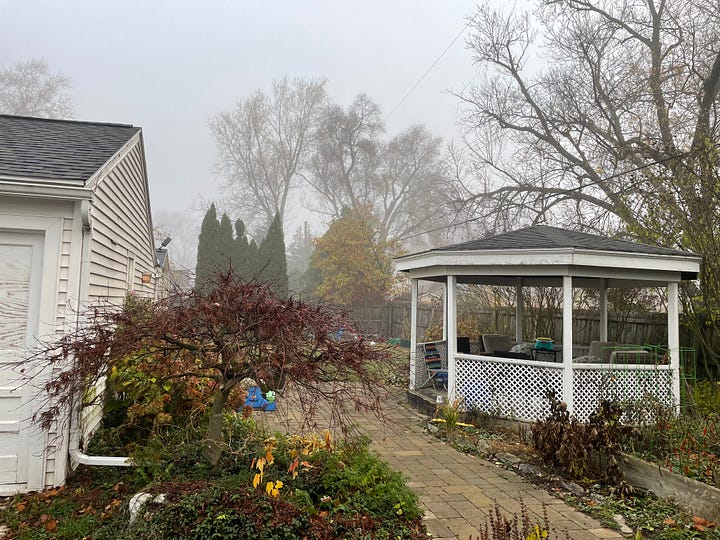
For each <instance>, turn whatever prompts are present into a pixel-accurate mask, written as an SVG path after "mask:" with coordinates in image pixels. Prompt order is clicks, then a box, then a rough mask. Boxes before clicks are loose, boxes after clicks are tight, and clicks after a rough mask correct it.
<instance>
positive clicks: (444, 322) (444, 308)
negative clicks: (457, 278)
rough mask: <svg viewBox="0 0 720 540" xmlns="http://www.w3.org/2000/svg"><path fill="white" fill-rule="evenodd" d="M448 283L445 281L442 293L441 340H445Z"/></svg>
mask: <svg viewBox="0 0 720 540" xmlns="http://www.w3.org/2000/svg"><path fill="white" fill-rule="evenodd" d="M448 294H449V293H448V285H447V283H445V294H444V295H443V333H442V339H443V341H446V340H447V331H448V325H447V321H448Z"/></svg>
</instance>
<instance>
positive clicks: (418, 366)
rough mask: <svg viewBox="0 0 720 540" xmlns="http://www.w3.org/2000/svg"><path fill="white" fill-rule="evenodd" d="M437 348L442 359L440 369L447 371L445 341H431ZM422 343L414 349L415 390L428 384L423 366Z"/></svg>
mask: <svg viewBox="0 0 720 540" xmlns="http://www.w3.org/2000/svg"><path fill="white" fill-rule="evenodd" d="M432 343H435V345H436V346H437V350H438V351H439V352H440V356H441V358H442V367H443V369H447V365H448V363H447V346H446V342H445V341H433V342H432ZM423 345H424V343H418V344H417V345H416V347H415V388H422V387H423V386H425V385H426V384H427V383H428V380H429V377H428V370H427V367H426V366H425V356H424V354H423V347H422V346H423Z"/></svg>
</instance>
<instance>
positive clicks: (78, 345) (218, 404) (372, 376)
mask: <svg viewBox="0 0 720 540" xmlns="http://www.w3.org/2000/svg"><path fill="white" fill-rule="evenodd" d="M347 325H348V320H347V318H346V316H345V314H343V313H340V312H337V311H335V310H333V309H331V308H329V307H326V306H323V305H320V304H310V303H306V302H303V301H301V300H299V299H295V298H280V297H277V296H275V295H274V294H273V293H272V291H271V290H270V289H269V288H268V287H267V286H265V285H263V284H260V283H256V282H243V281H240V280H239V279H237V278H236V277H235V276H233V275H232V274H227V275H221V276H216V277H215V282H214V286H213V287H209V288H206V290H193V291H190V292H186V293H179V294H176V295H174V296H171V297H169V298H166V299H163V300H160V301H132V302H126V304H125V306H124V307H123V308H122V309H117V308H115V309H111V308H101V307H98V308H95V309H94V311H93V313H92V316H90V317H89V320H88V321H87V323H86V324H85V325H83V326H82V327H80V328H78V329H77V330H76V331H74V332H72V333H69V334H67V335H65V336H64V337H62V338H61V339H60V340H59V341H57V342H55V343H52V344H49V345H47V346H45V347H44V348H43V350H41V351H39V352H37V353H36V354H35V355H34V358H35V359H38V358H42V359H43V360H44V361H45V362H49V364H50V365H51V366H52V367H53V368H54V370H55V372H56V374H55V376H54V377H53V379H52V380H51V381H50V382H48V383H47V384H46V385H45V390H46V392H47V397H48V399H47V400H46V402H47V403H48V404H50V405H51V406H45V407H44V408H43V410H42V411H40V412H39V413H37V415H36V419H37V420H38V421H39V422H40V424H41V425H42V426H43V427H44V428H48V427H50V426H51V425H52V423H53V422H54V421H55V420H56V419H57V418H58V416H60V413H61V411H65V410H68V409H69V408H70V407H71V406H72V403H73V400H74V399H76V398H77V396H79V395H82V392H83V391H84V390H85V389H86V388H87V387H88V385H92V384H95V383H96V382H97V381H98V380H99V379H100V378H101V377H102V376H104V375H106V374H107V373H108V372H109V370H110V369H111V368H112V367H113V366H121V365H122V361H123V359H126V358H128V357H129V356H135V357H137V356H141V357H142V358H143V361H144V362H146V363H147V362H151V363H152V368H153V369H152V371H153V376H155V377H159V378H166V379H167V380H170V379H177V378H205V379H210V380H211V381H213V384H212V388H213V390H212V397H211V402H210V403H209V407H210V420H209V424H208V429H207V439H208V445H207V453H206V457H207V459H208V460H209V461H210V462H211V463H213V464H214V463H217V461H218V459H219V457H220V454H221V452H222V436H223V435H222V434H223V430H222V421H223V416H222V414H223V410H224V409H225V407H226V403H227V400H228V396H229V395H230V393H231V392H232V390H233V388H235V387H236V386H237V385H238V383H239V382H240V381H241V380H242V379H244V378H245V377H251V378H253V379H255V380H256V381H260V380H263V381H279V380H284V381H287V388H288V392H292V395H293V399H292V403H293V406H295V407H297V409H298V411H296V412H297V413H298V416H299V417H300V418H301V419H302V420H303V422H304V423H305V425H309V424H310V423H311V422H312V420H313V417H314V414H315V413H316V412H317V406H318V404H319V403H327V404H328V407H329V409H330V411H331V421H332V422H333V424H334V425H336V426H340V427H346V426H347V425H348V424H347V416H346V413H347V412H348V411H349V409H350V408H362V409H365V410H369V411H374V412H376V413H377V412H378V411H379V405H380V397H381V392H382V388H383V386H384V384H383V380H382V377H381V376H380V375H379V371H378V370H377V369H373V367H372V364H373V363H375V362H383V361H384V360H386V359H387V351H385V350H383V349H381V348H378V347H376V346H373V345H372V344H370V343H369V342H368V341H366V340H365V339H363V338H362V337H360V338H358V339H350V340H339V339H337V338H336V333H337V330H338V329H339V328H343V327H346V326H347ZM286 397H289V396H286Z"/></svg>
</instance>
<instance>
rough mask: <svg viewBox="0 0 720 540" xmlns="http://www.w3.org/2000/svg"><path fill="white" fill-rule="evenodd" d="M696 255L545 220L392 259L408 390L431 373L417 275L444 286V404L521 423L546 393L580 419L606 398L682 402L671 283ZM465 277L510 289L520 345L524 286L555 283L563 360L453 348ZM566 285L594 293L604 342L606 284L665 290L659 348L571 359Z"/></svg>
mask: <svg viewBox="0 0 720 540" xmlns="http://www.w3.org/2000/svg"><path fill="white" fill-rule="evenodd" d="M700 262H701V257H700V256H699V255H696V254H694V253H688V252H683V251H676V250H672V249H668V248H663V247H658V246H651V245H646V244H638V243H633V242H627V241H622V240H615V239H612V238H606V237H602V236H597V235H592V234H586V233H581V232H576V231H570V230H565V229H559V228H555V227H549V226H546V225H537V226H534V227H529V228H525V229H520V230H517V231H512V232H509V233H505V234H500V235H497V236H492V237H488V238H482V239H479V240H473V241H470V242H465V243H462V244H455V245H450V246H446V247H440V248H435V249H431V250H428V251H423V252H420V253H413V254H409V255H405V256H403V257H399V258H397V259H396V260H395V264H396V268H397V270H398V271H401V272H405V273H406V274H407V275H408V277H409V278H410V282H411V291H412V312H411V324H410V328H411V331H410V390H411V391H413V390H415V389H416V388H418V387H420V386H422V385H423V384H424V383H426V382H427V380H428V370H427V366H426V364H425V361H424V360H425V358H424V356H423V352H422V351H423V350H424V349H423V343H419V342H418V340H417V308H418V302H417V299H418V282H419V281H421V280H425V281H433V282H441V283H444V284H445V285H446V286H445V291H446V294H445V314H446V316H445V318H444V325H443V327H444V332H443V334H444V335H443V340H442V341H440V342H438V343H437V345H438V348H439V349H440V350H441V351H442V357H443V368H445V369H447V379H448V380H447V399H448V400H449V401H452V400H454V399H455V398H456V397H458V396H462V398H463V399H464V400H465V404H466V406H468V407H477V408H478V409H480V410H485V411H487V412H496V413H497V412H500V414H502V415H505V416H512V417H514V418H517V419H524V420H534V419H537V418H539V417H540V416H542V415H544V414H546V412H547V400H546V399H545V395H546V394H547V391H549V390H553V391H555V392H556V394H557V395H558V396H562V399H563V401H564V402H565V403H566V404H567V406H568V409H569V410H570V412H571V413H573V414H575V415H576V416H577V417H578V418H580V419H582V420H585V419H587V417H588V416H589V415H590V414H591V413H592V412H593V411H594V410H595V408H596V407H597V403H598V401H599V400H600V399H602V398H604V397H612V398H613V399H619V400H622V401H638V400H642V399H645V398H647V397H654V398H655V399H658V400H660V401H662V402H664V403H666V404H668V405H671V406H674V407H679V404H680V339H679V300H678V284H679V283H680V282H681V281H684V280H693V279H696V278H697V275H698V272H699V269H700ZM466 283H467V284H483V285H496V286H497V285H502V286H512V287H515V289H516V294H517V301H516V310H517V313H516V335H515V339H516V341H518V342H522V341H523V335H522V319H523V304H524V302H523V288H524V287H536V286H552V287H562V290H563V306H562V308H563V333H562V343H561V346H562V353H561V355H562V361H561V362H545V361H539V360H526V359H517V358H503V357H502V356H501V355H495V356H490V355H485V354H482V353H480V354H467V353H462V354H461V353H458V352H457V350H456V343H457V341H456V339H457V331H456V315H457V302H456V299H457V286H458V284H466ZM573 287H582V288H594V289H597V290H598V291H599V297H600V310H599V311H600V325H599V327H600V332H599V336H598V340H599V341H607V340H608V317H607V291H608V289H612V288H638V287H666V288H667V297H668V301H667V324H668V342H667V344H663V348H665V349H666V354H664V355H663V356H662V357H661V358H660V359H658V358H655V360H654V361H653V362H652V363H645V364H643V363H624V364H619V363H582V361H577V360H576V361H574V359H573V334H572V320H573V301H572V299H573ZM532 340H534V336H533V337H532ZM558 354H560V353H558Z"/></svg>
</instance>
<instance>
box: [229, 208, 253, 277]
mask: <svg viewBox="0 0 720 540" xmlns="http://www.w3.org/2000/svg"><path fill="white" fill-rule="evenodd" d="M253 247H254V248H255V249H252V248H251V247H250V244H249V243H248V239H247V232H246V231H245V224H244V223H243V222H242V220H241V219H238V220H237V221H235V261H236V262H234V263H233V265H234V268H235V271H236V272H237V273H238V274H239V275H240V276H242V277H243V279H245V280H247V281H252V279H253V278H254V277H255V259H256V258H257V247H256V246H255V245H254V244H253Z"/></svg>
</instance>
